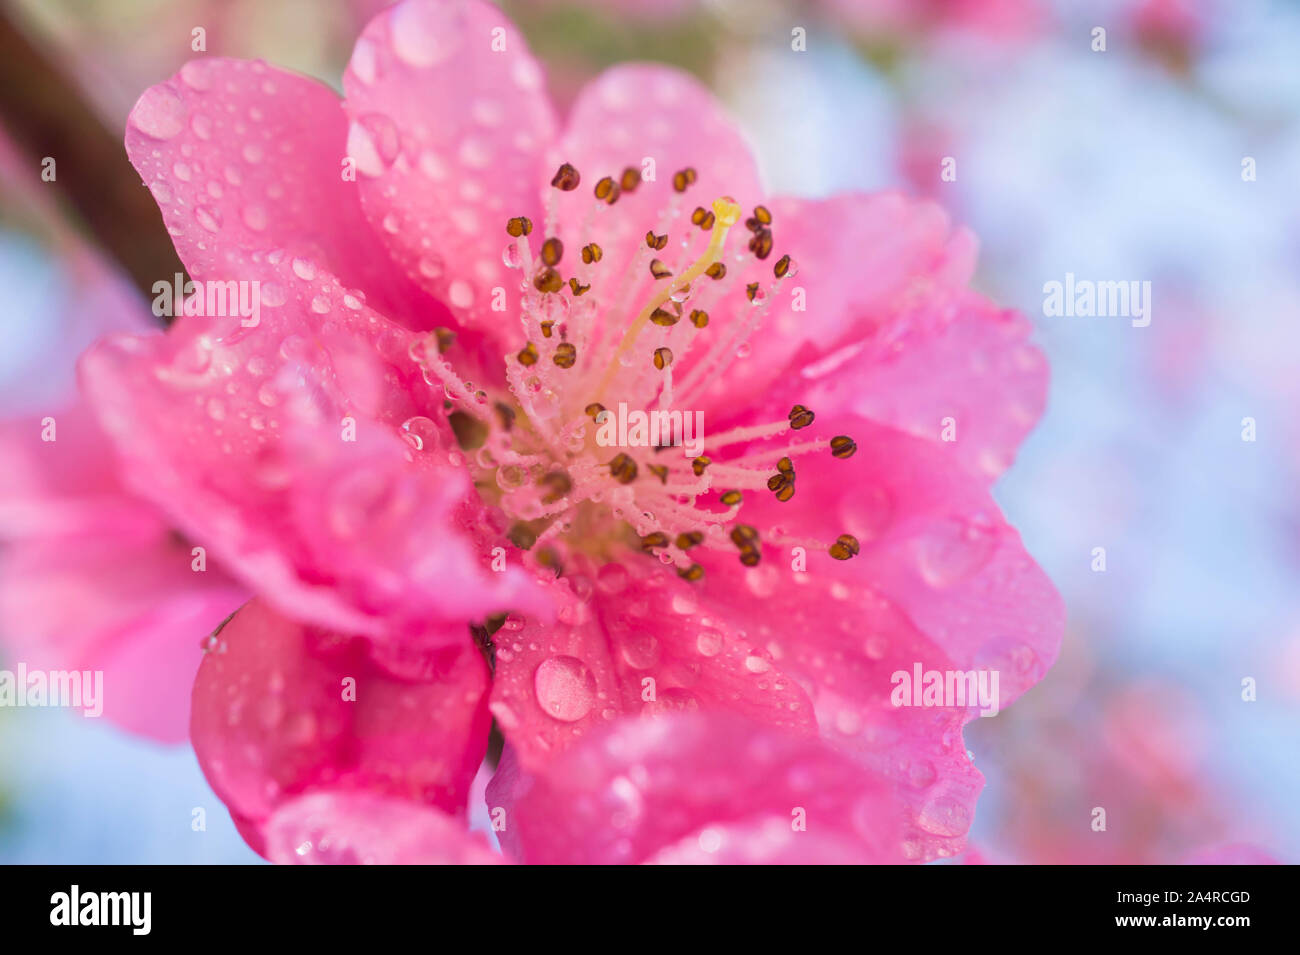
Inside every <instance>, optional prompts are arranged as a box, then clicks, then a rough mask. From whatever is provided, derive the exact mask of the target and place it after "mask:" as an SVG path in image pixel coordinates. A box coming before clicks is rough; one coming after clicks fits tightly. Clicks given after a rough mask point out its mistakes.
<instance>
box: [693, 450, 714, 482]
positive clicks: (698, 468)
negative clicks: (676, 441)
mask: <svg viewBox="0 0 1300 955" xmlns="http://www.w3.org/2000/svg"><path fill="white" fill-rule="evenodd" d="M712 463H713V460H712V459H711V458H706V457H705V456H704V455H700V456H699V457H698V458H696V459H695V460H694V461H692V462H691V470H692V471H694V472H695V476H696V477H700V476H701V475H702V474H703V473H704V469H705V468H707V467H708V466H709V465H710V464H712Z"/></svg>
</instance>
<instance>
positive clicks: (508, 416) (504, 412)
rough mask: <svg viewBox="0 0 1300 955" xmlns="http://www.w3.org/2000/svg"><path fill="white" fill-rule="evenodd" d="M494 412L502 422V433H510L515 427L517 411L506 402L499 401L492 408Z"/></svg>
mask: <svg viewBox="0 0 1300 955" xmlns="http://www.w3.org/2000/svg"><path fill="white" fill-rule="evenodd" d="M492 410H493V411H495V412H496V413H497V420H498V421H500V422H501V430H502V431H509V430H510V429H511V428H513V427H514V426H515V409H514V408H512V407H510V406H509V405H508V404H506V403H505V402H504V401H498V402H497V403H496V404H494V405H493V406H492Z"/></svg>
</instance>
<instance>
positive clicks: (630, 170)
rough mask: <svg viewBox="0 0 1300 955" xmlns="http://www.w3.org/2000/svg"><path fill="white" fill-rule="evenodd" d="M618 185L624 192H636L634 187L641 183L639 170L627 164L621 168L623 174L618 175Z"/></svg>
mask: <svg viewBox="0 0 1300 955" xmlns="http://www.w3.org/2000/svg"><path fill="white" fill-rule="evenodd" d="M618 185H619V188H620V189H622V190H623V191H624V192H636V187H637V186H639V185H641V170H639V169H637V168H636V167H635V166H628V167H627V168H626V169H624V170H623V175H621V176H619V177H618Z"/></svg>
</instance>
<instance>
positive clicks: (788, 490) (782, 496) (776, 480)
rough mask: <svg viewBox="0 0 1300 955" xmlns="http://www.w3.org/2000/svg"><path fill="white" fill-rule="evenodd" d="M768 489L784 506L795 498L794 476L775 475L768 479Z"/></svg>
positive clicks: (791, 474)
mask: <svg viewBox="0 0 1300 955" xmlns="http://www.w3.org/2000/svg"><path fill="white" fill-rule="evenodd" d="M767 489H768V490H769V491H771V492H772V493H773V494H775V495H776V499H777V500H778V501H780V502H781V503H782V504H784V503H785V502H786V501H788V500H790V498H792V497H794V474H793V473H790V474H773V475H772V476H771V477H770V478H768V479H767Z"/></svg>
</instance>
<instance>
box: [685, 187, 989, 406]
mask: <svg viewBox="0 0 1300 955" xmlns="http://www.w3.org/2000/svg"><path fill="white" fill-rule="evenodd" d="M770 208H771V212H772V225H771V229H772V235H773V251H772V254H771V256H769V258H768V259H767V260H765V261H762V262H760V261H758V260H756V259H754V258H753V257H752V255H749V254H748V253H747V254H746V264H744V265H742V266H741V267H740V272H739V273H738V275H737V278H736V280H735V293H736V294H733V295H731V296H730V298H729V299H728V305H727V307H723V306H722V305H719V306H716V307H714V308H712V309H710V310H709V315H710V324H709V329H708V332H709V333H710V334H711V335H712V336H720V335H722V334H723V331H724V329H730V328H734V327H736V326H737V325H740V324H741V323H743V322H745V321H747V320H749V319H750V317H751V316H752V315H753V314H754V309H753V307H751V305H750V304H749V302H748V301H747V298H746V296H745V295H744V294H743V293H744V285H745V284H747V283H749V282H759V283H760V285H761V286H762V287H763V288H764V289H773V290H774V294H772V296H771V298H770V301H769V303H768V305H767V306H765V307H766V308H767V313H766V315H765V316H764V317H763V319H762V324H761V325H759V326H758V330H757V332H755V333H754V334H752V335H751V336H750V338H749V339H748V346H749V348H750V349H751V350H750V353H749V356H748V357H747V358H745V359H743V360H740V361H735V362H733V363H732V364H731V366H730V368H729V370H728V371H727V372H726V373H724V374H718V375H716V376H715V380H714V381H713V383H712V387H711V389H710V390H709V391H707V392H706V393H705V394H706V397H707V398H709V399H710V403H709V405H708V407H718V408H719V409H725V408H735V407H737V406H740V407H748V406H750V405H751V404H753V403H754V402H755V401H761V400H762V399H763V398H764V397H766V394H767V391H768V389H769V387H770V385H771V384H772V383H773V382H776V381H786V382H790V379H792V378H794V377H796V376H797V375H798V374H799V372H800V371H801V370H802V369H803V368H804V367H805V366H808V365H812V364H814V363H815V362H817V361H822V360H828V359H832V358H833V356H837V355H841V354H842V353H841V349H845V348H846V347H847V346H859V345H863V343H865V345H864V346H863V347H868V348H870V349H871V353H872V355H873V356H879V355H881V354H883V353H885V352H887V351H888V350H889V349H890V348H892V346H893V342H894V341H895V339H896V338H897V337H898V336H899V335H900V334H901V333H903V332H912V333H913V334H916V333H919V332H920V331H922V330H933V329H938V328H941V327H942V326H943V325H944V324H945V323H946V322H947V321H949V320H950V319H951V315H952V309H953V307H954V303H955V301H956V299H957V297H958V296H959V295H961V294H965V286H966V283H967V282H968V281H969V280H970V277H971V274H972V272H973V271H974V264H975V240H974V238H973V237H972V235H971V234H970V233H969V232H968V231H966V230H964V229H954V228H953V227H952V224H951V222H950V221H949V218H948V215H947V213H946V212H944V210H943V209H942V208H941V207H940V206H939V205H938V204H936V203H933V202H925V201H917V200H914V199H911V198H908V197H906V196H904V195H902V194H901V193H895V192H881V193H870V194H866V193H847V194H844V195H838V196H835V197H833V198H830V199H815V200H810V199H790V198H777V199H774V200H772V202H771V204H770ZM737 231H738V234H737V235H733V236H729V237H728V245H729V247H730V246H731V245H733V244H739V243H743V242H744V241H745V239H744V236H745V235H746V234H747V233H745V232H744V230H743V229H739V230H737ZM786 254H788V255H789V256H790V257H791V259H792V260H793V270H794V275H792V276H788V277H787V278H786V279H784V280H783V281H782V282H781V284H780V287H779V288H775V287H774V285H773V283H774V282H775V275H774V267H775V264H776V262H777V261H779V259H780V257H781V256H782V255H786ZM729 268H730V267H729ZM796 309H799V310H798V311H796ZM715 326H716V327H717V330H716V331H715V330H714V328H715ZM710 343H711V342H710ZM828 363H830V362H828ZM846 377H850V380H853V379H852V378H851V376H846ZM926 377H927V378H928V377H929V375H927V376H926ZM790 383H791V384H793V382H790ZM784 410H788V409H784ZM784 410H783V412H782V413H784Z"/></svg>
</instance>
